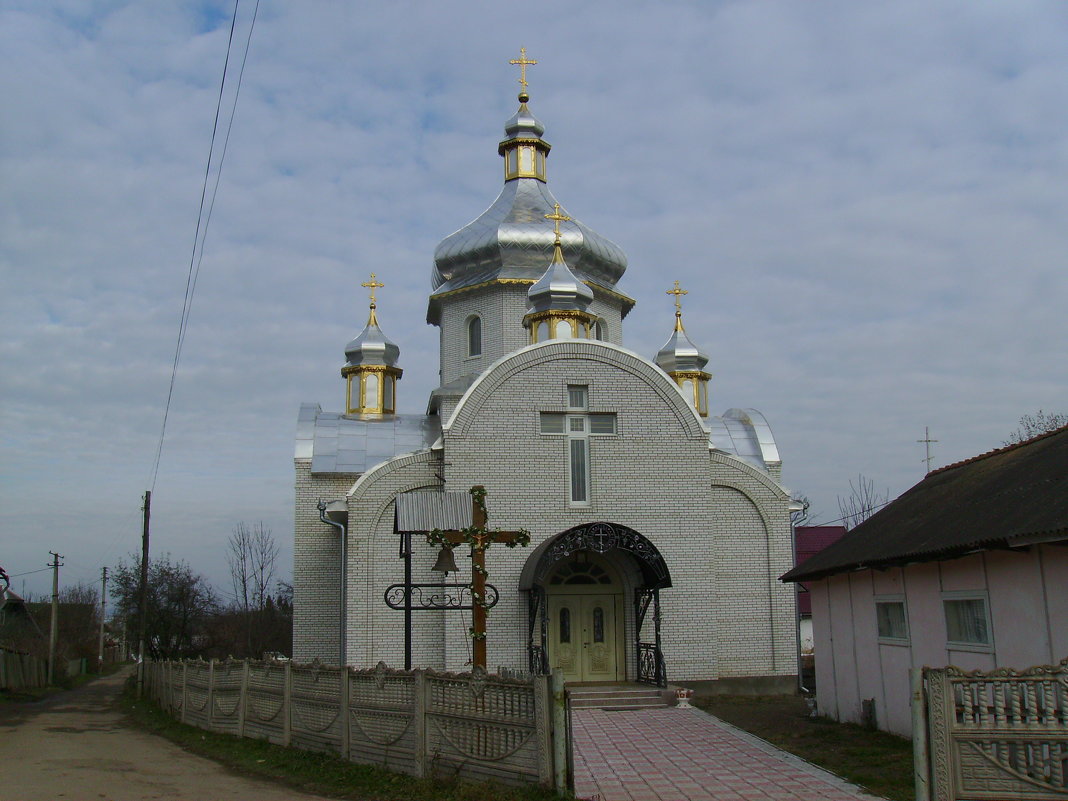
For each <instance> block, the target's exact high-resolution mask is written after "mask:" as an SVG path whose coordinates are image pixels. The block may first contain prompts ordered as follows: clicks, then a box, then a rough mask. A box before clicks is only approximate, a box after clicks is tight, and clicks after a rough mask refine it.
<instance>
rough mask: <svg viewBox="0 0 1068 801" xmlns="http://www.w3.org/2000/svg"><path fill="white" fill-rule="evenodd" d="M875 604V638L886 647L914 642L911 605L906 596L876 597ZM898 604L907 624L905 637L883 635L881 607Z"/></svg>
mask: <svg viewBox="0 0 1068 801" xmlns="http://www.w3.org/2000/svg"><path fill="white" fill-rule="evenodd" d="M874 602H875V636H876V638H877V639H878V641H879V642H880V643H884V644H885V645H909V644H911V642H912V629H911V627H910V626H909V605H908V599H906V598H905V596H904V595H876V596H875V598H874ZM891 604H896V605H899V606H900V607H901V612H902V616H903V618H904V622H905V636H903V637H895V636H893V635H892V634H883V633H882V632H881V631H880V630H879V607H880V606H883V605H886V606H889V605H891Z"/></svg>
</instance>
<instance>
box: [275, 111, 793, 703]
mask: <svg viewBox="0 0 1068 801" xmlns="http://www.w3.org/2000/svg"><path fill="white" fill-rule="evenodd" d="M528 100H529V97H528V96H527V94H526V93H525V92H524V93H523V94H521V95H520V98H519V104H520V105H519V109H518V111H517V112H516V113H515V114H514V115H513V116H512V118H511V119H510V120H508V122H507V123H506V125H505V138H504V141H502V142H500V144H499V146H498V145H496V144H495V145H494V150H495V151H496V153H497V154H499V155H500V156H501V157H503V159H504V164H503V166H504V185H503V187H502V189H501V192H500V195H499V196H498V198H497V199H496V200H495V201H494V202H493V203H492V204H491V205H490V207H489V208H488V209H487V210H486V212H484V213H483V214H482V215H481V216H480V217H479V218H478V219H477V220H475V221H474V222H472V223H469V224H468V225H466V226H464V227H463V228H461V229H460V230H458V231H456V232H455V233H453V234H451V235H450V236H448V237H446V238H445V239H444V240H443V241H442V242H441V243H440V244H439V245H438V247H437V250H436V252H435V254H434V264H433V269H432V271H431V281H432V287H433V289H432V291H431V293H430V296H429V299H428V300H429V303H428V309H427V315H426V320H427V322H429V323H430V324H432V325H434V326H437V327H438V329H439V331H440V345H441V348H440V354H439V358H440V385H439V386H438V387H437V388H434V389H432V388H431V387H426V389H427V390H431V391H429V392H428V394H429V403H428V404H427V407H426V413H425V414H398V413H396V410H397V408H398V404H397V397H398V391H399V390H398V379H399V378H400V375H401V370H400V366H399V355H400V349H399V348H398V346H397V345H396V344H394V343H393V342H391V341H389V340H388V339H387V338H386V337H385V335H384V334H383V332H382V329H381V328H380V327H379V323H378V318H377V314H378V312H377V311H376V303H375V296H374V294H373V293H374V290H375V289H376V288H378V287H380V286H382V283H381V282H380V281H379V280H376V279H375V277H374V276H373V275H372V278H371V280H370V281H369V282H367V283H366V284H364V286H367V287H369V288H370V289H371V291H372V295H371V304H370V308H371V312H370V315H369V318H368V320H367V324H366V327H365V328H364V330H363V332H362V333H360V334H359V336H357V337H356V338H355V339H354V340H353V341H352V342H350V343H349V345H348V346H347V347H346V349H345V357H346V361H347V363H346V364H345V366H344V367H343V368H342V370H341V375H342V378H343V386H344V391H339V392H338V401H339V404H340V405H341V411H340V412H324V411H323V410H322V409H321V408H320V407H319V405H318V404H315V403H311V404H305V405H304V406H303V407H302V408H301V411H300V417H299V422H298V426H297V447H296V458H295V468H296V509H295V547H294V582H293V584H294V588H293V589H294V638H293V649H294V650H293V656H294V659H296V660H298V661H309V660H311V659H313V658H318V659H321V660H323V661H329V662H332V663H335V664H336V663H337V661H338V660H339V659H340V658H343V659H344V661H345V662H346V663H347V664H350V665H356V666H360V667H371V666H374V665H375V664H376V663H377V662H378V661H379V660H382V661H385V662H386V663H387V664H388V665H391V666H394V667H401V666H403V665H404V664H405V661H406V655H408V654H406V648H405V633H406V627H405V613H404V612H402V611H398V610H397V605H398V603H399V604H400V605H403V600H404V593H403V591H401V592H400V594H399V596H398V595H397V594H396V586H395V585H397V584H398V583H400V582H402V581H403V580H404V562H403V561H402V559H401V558H400V546H401V541H402V540H401V537H400V535H399V533H398V532H401V531H407V532H419V531H423V530H427V529H430V528H435V527H437V528H442V529H453V530H455V529H461V528H464V527H466V526H469V525H471V497H470V496H469V495H468V490H469V489H470V488H471V487H473V486H476V485H482V486H484V487H485V488H486V491H487V496H486V506H487V509H488V515H489V526H490V527H500V528H502V529H505V530H507V531H515V530H517V529H519V528H523V529H526V530H529V532H530V534H531V538H530V543H529V547H526V548H522V547H517V548H507V547H504V546H503V545H494V546H493V547H491V548H490V549H489V550H488V551H487V553H486V564H487V569H488V581H489V583H490V584H492V585H494V586H495V587H496V588H497V591H498V592H499V593H500V600H499V602H498V603H497V605H496V606H495V607H494V608H493V610H492V614H491V615H490V617H489V628H488V637H487V640H486V643H487V647H488V651H489V658H488V666H489V668H490V669H493V668H495V667H498V666H503V667H507V668H511V669H521V670H533V671H538V672H541V671H544V670H547V669H549V668H554V667H558V668H560V669H562V670H563V672H564V674H565V676H566V678H568V679H570V680H581V681H594V680H598V681H617V680H630V681H634V680H641V681H648V682H657V683H662V682H663V681H664V679H665V674H664V671H665V670H666V678H667V680H670V681H689V682H695V683H697V682H716V683H717V685H716V689H725V688H729V687H732V686H737V687H738V689H741V688H742V686H745V687H748V688H753V687H759V688H761V689H763V690H764V691H787V692H788V691H791V690H792V689H793V687H794V683H795V675H796V664H797V660H796V646H797V643H796V625H795V593H794V591H793V588H791V587H789V586H785V585H783V584H781V583H780V582H778V581H777V580H776V577H778V576H779V575H781V574H782V573H783V572H784V571H785V570H787V569H789V567H790V565H791V564H793V553H792V548H791V531H790V519H789V507H790V497H789V494H788V493H787V491H786V490H785V489H784V488H783V486H782V483H781V471H782V464H781V461H780V459H779V454H778V450H777V448H776V445H775V440H774V438H773V437H772V433H771V429H770V427H769V426H768V424H767V422H766V421H765V420H764V418H763V416H762V415H761V414H760V413H759V412H757V411H755V410H753V409H744V410H743V409H730V410H729V411H727V412H725V413H724V414H722V415H721V416H719V417H717V416H714V415H710V414H709V402H708V382H709V379H710V377H711V376H710V375H709V373H707V372H705V370H704V367H705V364H706V362H708V357H707V356H706V355H704V354H702V353H701V351H700V350H699V349H698V348H697V347H696V346H695V345H694V344H693V343H692V342H691V341H690V339H689V338H688V336H687V334H686V332H685V331H684V329H683V325H682V312H681V308H680V307H679V306H678V305H677V304H676V307H675V315H674V319H672V318H671V317H669V315H670V312H668V311H667V309H668V308H670V307H667V306H666V301H667V297H665V296H664V295H661V296H660V301H661V302H662V303H665V321H664V322H665V329H669V325H670V329H669V330H670V331H671V333H670V336H669V338H668V341H667V343H666V344H664V345H663V346H662V347H661V348H660V350H659V352H658V351H657V345H658V344H659V343H654V342H649V341H645V342H638V343H636V347H637V348H639V349H641V350H642V351H644V352H645V353H646V354H648V356H646V355H641V354H639V353H636V352H634V351H631V350H628V349H626V348H624V347H623V346H622V342H623V321H624V318H625V317H626V316H627V314H628V313H629V312H630V311H631V309H632V308H633V307H634V305H635V301H634V300H633V299H632V298H630V297H628V296H627V295H626V294H624V292H623V288H622V287H620V286H619V285H618V283H617V282H619V281H620V279H621V278H622V277H623V273H624V271H625V270H626V268H627V259H626V256H625V255H624V253H623V251H622V250H621V249H620V248H619V247H618V246H617V245H615V244H614V243H612V242H611V241H609V240H608V239H606V238H605V237H603V236H601V235H600V234H598V233H596V232H595V231H593V230H591V229H590V228H589V227H587V226H585V225H583V224H582V223H580V222H578V221H576V220H574V219H572V218H571V217H570V216H569V215H567V214H565V213H563V209H561V208H560V206H559V204H557V203H556V199H555V198H554V197H553V195H552V194H551V193H550V191H549V188H548V184H547V182H546V181H547V178H546V157H547V155H548V153H549V144H548V142H546V141H545V140H544V139H543V138H542V134H543V132H544V127H543V126H542V124H541V123H540V122H539V121H538V120H537V119H535V118H534V116H533V114H532V113H531V111H530V109H529V107H528ZM615 123H616V121H615V120H612V121H610V122H608V123H607V124H608V127H607V128H606V129H605V134H606V136H608V137H609V140H606V141H610V139H611V137H612V136H614V135H615V133H614V131H615V130H616V125H615ZM413 135H414V134H413ZM435 158H436V159H437V163H438V164H439V165H440V164H442V163H444V164H446V165H448V164H449V158H450V154H449V152H448V145H447V144H446V145H445V146H444V149H442V148H441V147H439V148H437V150H436V155H435ZM454 167H455V172H456V175H457V177H459V175H460V171H461V165H460V163H459V162H456V164H455V165H454ZM435 169H437V168H435ZM619 169H621V170H625V169H626V167H625V165H621V166H620V167H619ZM610 183H611V182H609V183H608V184H606V185H605V192H610V191H612V190H611V189H610ZM451 213H454V214H457V215H459V214H461V213H462V212H460V211H454V212H451ZM377 266H378V265H370V269H374V268H375V267H377ZM379 269H381V268H379ZM643 269H646V270H656V271H658V272H659V273H660V274H661V275H664V284H665V285H664V287H663V288H664V290H665V291H667V292H668V297H671V296H673V297H674V299H676V300H678V299H679V298H680V296H681V295H683V294H685V291H684V290H682V289H679V287H678V284H677V282H676V283H675V287H674V289H672V288H671V282H670V281H669V280H668V279H667V273H666V271H669V270H670V265H664V264H655V265H647V266H644V267H643ZM383 277H385V278H386V280H387V281H388V280H389V278H388V276H383ZM397 280H398V282H399V283H401V284H409V283H411V281H412V279H411V277H410V276H409V277H405V278H403V279H400V278H398V279H397ZM348 281H349V282H351V283H352V284H354V283H356V282H357V281H358V279H356V280H353V279H351V278H350V279H348ZM347 285H349V284H346V286H347ZM338 291H349V290H348V289H346V288H344V287H342V288H340V289H339V290H338ZM702 306H703V307H704V308H708V301H707V299H706V300H705V301H703V303H702ZM669 321H670V323H669ZM401 322H402V324H401V325H400V327H401V328H402V330H407V329H409V328H410V327H412V326H414V325H415V324H417V323H421V322H422V320H421V319H417V318H416V315H415V314H414V313H412V314H411V315H410V316H408V317H406V319H404V320H403V321H401ZM654 354H655V355H654ZM339 390H341V387H339ZM319 499H323V500H324V501H325V502H327V503H328V508H327V509H325V510H324V511H323V516H324V518H326V520H328V521H330V524H327V522H325V521H324V520H323V519H321V518H320V511H319V509H318V508H317V502H318V500H319ZM335 524H336V525H337V526H344V528H343V529H340V530H336V529H335V528H334V527H332V526H333V525H335ZM342 537H344V540H342ZM469 553H470V551H469V549H468V548H467V547H466V546H464V547H460V548H457V550H456V554H455V558H456V561H457V563H458V564H459V574H456V573H453V575H452V576H450V581H451V582H459V583H464V584H466V583H467V582H468V581H469V580H470V576H471V560H470V559H469V558H468V556H469ZM438 555H439V553H438V548H436V547H433V546H431V545H429V544H428V543H427V542H426V541H425V538H424V537H423V536H415V537H413V542H412V548H411V568H412V578H413V581H414V582H415V583H416V584H424V585H426V584H432V583H435V582H441V581H442V574H441V573H435V572H433V569H432V566H433V565H434V564H435V559H436V558H437V557H438ZM391 585H394V591H393V594H392V595H391V596H390V597H391V598H392V599H393V600H392V602H391V601H390V600H389V599H387V598H386V597H385V596H386V593H387V591H388V588H390V586H391ZM339 588H340V589H339ZM423 590H426V592H425V593H424V592H423ZM444 595H445V591H444V590H442V591H441V592H436V591H435V590H433V589H431V588H427V587H422V588H417V592H415V593H414V594H413V595H412V603H413V604H417V603H420V602H422V603H425V604H430V605H433V604H434V603H435V601H434V598H435V597H440V598H444ZM457 597H458V598H459V595H457ZM342 603H343V604H344V613H345V619H346V623H345V624H342V621H341V616H340V614H339V604H342ZM390 603H392V608H391V606H390ZM470 625H471V616H470V614H469V613H467V612H458V611H455V610H449V611H443V610H441V609H437V608H435V609H433V610H432V611H429V610H427V609H424V608H418V609H417V610H416V611H415V613H414V614H412V615H411V626H410V629H408V631H410V632H411V638H412V639H411V642H410V645H411V650H410V652H409V653H410V657H411V660H410V661H411V664H412V666H413V667H419V666H425V667H434V668H439V669H441V668H445V669H449V670H463V669H465V668H466V666H467V665H468V664H470V660H471V659H472V655H471V640H470V638H469V635H468V627H469V626H470ZM341 631H344V635H345V641H344V644H343V645H342V644H341V643H339V639H340V632H341ZM342 654H343V656H342Z"/></svg>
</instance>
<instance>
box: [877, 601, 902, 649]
mask: <svg viewBox="0 0 1068 801" xmlns="http://www.w3.org/2000/svg"><path fill="white" fill-rule="evenodd" d="M875 619H876V621H877V624H878V627H879V639H880V640H890V641H893V642H896V643H902V642H908V639H909V620H908V615H907V614H906V613H905V599H904V598H900V597H896V598H876V600H875Z"/></svg>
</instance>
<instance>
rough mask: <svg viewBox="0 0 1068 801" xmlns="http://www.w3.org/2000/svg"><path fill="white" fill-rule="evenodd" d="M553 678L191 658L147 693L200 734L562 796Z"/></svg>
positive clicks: (563, 748) (149, 677)
mask: <svg viewBox="0 0 1068 801" xmlns="http://www.w3.org/2000/svg"><path fill="white" fill-rule="evenodd" d="M557 678H558V682H557V683H559V684H560V685H561V688H551V687H550V683H549V679H548V677H530V678H505V677H500V676H492V675H489V674H487V673H486V672H485V671H481V670H476V671H475V672H473V673H463V674H453V673H437V672H434V671H429V670H415V671H400V670H390V669H389V668H387V667H386V666H385V665H384V664H381V663H379V665H378V667H376V668H374V669H372V670H353V669H351V668H347V669H345V670H341V669H339V668H335V667H326V666H323V665H320V664H318V663H316V664H312V665H295V664H292V663H289V662H274V661H269V662H236V661H230V660H228V661H226V662H215V661H212V662H210V663H209V662H203V661H199V660H198V661H188V662H158V663H153V664H152V665H150V666H149V669H148V670H147V671H146V692H147V693H148V694H149V697H151V698H153V699H154V700H156V701H157V702H158V703H159V704H160V705H161V706H163V707H164V708H165V709H167V710H168V711H169V712H170V713H171V714H172V715H174V716H175V717H178V718H180V719H181V720H183V721H184V722H186V723H188V724H190V725H193V726H198V727H200V728H203V729H209V730H212V731H218V732H223V733H228V734H236V735H240V736H244V737H254V738H258V739H263V740H268V741H270V742H272V743H277V744H280V745H292V746H294V747H297V748H302V749H305V750H312V751H328V752H334V753H338V754H341V755H343V756H344V757H345V758H347V759H349V760H350V761H353V762H360V763H365V764H375V765H380V766H382V767H385V768H388V769H390V770H394V771H398V772H401V773H408V774H411V775H414V776H458V777H460V778H463V779H469V780H480V781H481V780H492V781H498V782H504V783H509V784H523V783H540V784H542V785H544V786H547V787H556V789H558V790H566V789H567V788H568V785H569V784H570V781H571V777H570V768H569V767H568V766H567V765H566V764H565V763H566V762H567V760H566V759H565V758H563V757H562V756H561V755H566V754H568V753H570V743H569V742H568V741H567V738H568V733H567V726H566V725H565V722H566V702H565V701H564V698H563V692H562V679H561V678H559V677H557ZM554 689H559V692H555V693H554V691H553V690H554ZM557 696H558V697H557ZM557 707H559V708H557ZM554 738H557V739H556V740H554Z"/></svg>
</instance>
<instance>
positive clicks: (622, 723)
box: [572, 708, 876, 801]
mask: <svg viewBox="0 0 1068 801" xmlns="http://www.w3.org/2000/svg"><path fill="white" fill-rule="evenodd" d="M572 728H573V733H574V749H575V795H576V796H577V797H578V798H581V799H596V801H862V800H863V801H871V800H872V799H875V798H876V796H872V795H869V794H867V793H865V792H863V791H862V790H860V789H859V788H858V787H856V786H854V785H852V784H849V783H848V782H846V781H844V780H843V779H840V778H838V777H837V776H835V775H834V774H832V773H828V772H827V771H825V770H821V769H820V768H817V767H816V766H815V765H812V764H810V763H808V762H805V761H804V760H803V759H800V758H799V757H795V756H793V755H792V754H788V753H786V752H785V751H781V750H779V749H778V748H775V747H774V746H772V745H770V744H769V743H766V742H764V741H763V740H761V739H759V738H758V737H754V736H753V735H751V734H748V733H746V732H743V731H742V730H740V729H736V728H735V727H733V726H730V725H728V724H726V723H724V722H722V721H721V720H719V719H717V718H714V717H712V716H711V715H708V714H705V713H704V712H702V711H701V710H699V709H678V708H670V709H647V710H641V711H635V712H605V711H603V710H600V709H576V710H574V711H573V712H572Z"/></svg>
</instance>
